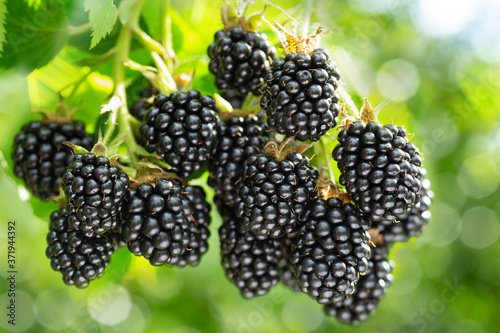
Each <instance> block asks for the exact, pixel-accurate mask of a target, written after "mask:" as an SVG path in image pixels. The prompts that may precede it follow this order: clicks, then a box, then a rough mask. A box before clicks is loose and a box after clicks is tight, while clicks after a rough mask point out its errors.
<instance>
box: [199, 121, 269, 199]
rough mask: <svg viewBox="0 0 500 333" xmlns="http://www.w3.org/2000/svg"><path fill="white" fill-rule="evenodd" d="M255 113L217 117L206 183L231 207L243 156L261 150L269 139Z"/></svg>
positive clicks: (247, 156) (242, 164)
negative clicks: (225, 118) (216, 134)
mask: <svg viewBox="0 0 500 333" xmlns="http://www.w3.org/2000/svg"><path fill="white" fill-rule="evenodd" d="M266 129H267V126H266V125H265V124H263V120H262V118H261V117H258V116H247V117H238V116H232V117H231V118H229V119H228V120H227V121H223V120H220V121H219V127H218V130H217V131H218V134H219V135H218V139H217V142H216V144H215V146H214V149H213V152H212V156H211V157H210V160H209V162H208V170H209V171H210V178H209V180H208V185H210V186H211V187H213V188H214V190H215V194H216V195H218V196H220V197H221V198H222V199H223V200H224V202H225V203H226V204H228V205H231V206H233V205H234V204H235V201H236V197H237V195H238V193H237V190H236V184H237V182H238V181H239V180H240V177H241V172H242V170H243V166H244V163H245V161H246V159H247V158H249V157H250V156H252V155H257V154H259V153H261V152H262V149H263V148H264V145H265V143H266V142H267V141H269V131H267V130H266Z"/></svg>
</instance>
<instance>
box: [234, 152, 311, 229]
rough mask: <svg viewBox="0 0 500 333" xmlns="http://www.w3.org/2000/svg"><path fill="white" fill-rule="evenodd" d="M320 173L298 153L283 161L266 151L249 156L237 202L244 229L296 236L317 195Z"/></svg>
mask: <svg viewBox="0 0 500 333" xmlns="http://www.w3.org/2000/svg"><path fill="white" fill-rule="evenodd" d="M318 175H319V173H318V170H317V169H316V168H314V167H312V166H309V160H308V158H307V157H306V156H304V155H301V154H299V153H295V152H293V153H290V154H288V156H287V157H286V158H285V159H283V160H282V161H277V160H276V159H274V158H273V157H270V156H268V155H265V154H258V155H252V156H250V157H249V158H248V159H247V161H246V162H245V166H244V167H243V171H242V178H241V181H240V182H239V183H238V199H237V204H236V214H237V216H238V217H240V218H241V224H242V226H243V228H244V230H251V231H253V232H255V233H257V234H259V235H263V236H269V237H273V238H278V237H283V236H286V235H287V236H288V237H293V236H295V233H296V231H297V228H298V227H299V224H300V223H301V222H302V221H306V220H307V218H308V212H309V205H310V204H311V201H312V199H313V198H314V197H316V194H317V189H316V180H317V179H318Z"/></svg>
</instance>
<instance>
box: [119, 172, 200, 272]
mask: <svg viewBox="0 0 500 333" xmlns="http://www.w3.org/2000/svg"><path fill="white" fill-rule="evenodd" d="M202 191H203V190H202V189H200V188H197V187H195V188H193V187H191V186H186V187H183V186H182V183H181V182H180V181H179V180H174V179H172V180H171V179H159V180H157V181H156V183H155V186H153V185H151V184H148V183H142V184H140V185H139V186H138V187H137V189H135V190H132V191H130V193H129V195H128V196H127V203H126V204H125V207H124V211H125V217H124V222H123V226H122V237H123V239H124V240H125V241H126V242H127V243H128V248H129V250H130V252H132V253H133V254H135V255H136V256H143V257H145V258H146V259H148V260H149V261H150V263H151V265H153V266H161V265H164V264H170V265H179V266H185V265H186V264H187V263H188V264H191V265H196V264H197V263H198V261H199V257H200V256H201V255H202V254H203V253H205V252H206V251H207V243H206V239H207V238H208V235H209V232H208V224H209V218H208V212H207V209H208V207H207V205H208V204H207V203H206V201H205V198H204V196H203V195H202V194H204V192H203V193H202ZM208 210H209V209H208ZM188 252H189V253H188Z"/></svg>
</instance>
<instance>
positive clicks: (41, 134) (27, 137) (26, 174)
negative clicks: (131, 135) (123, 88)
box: [12, 121, 94, 200]
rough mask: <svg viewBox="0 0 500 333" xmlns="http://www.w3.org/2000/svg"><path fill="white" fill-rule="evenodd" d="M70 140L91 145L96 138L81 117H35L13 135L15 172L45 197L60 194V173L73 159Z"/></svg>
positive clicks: (87, 145) (33, 190)
mask: <svg viewBox="0 0 500 333" xmlns="http://www.w3.org/2000/svg"><path fill="white" fill-rule="evenodd" d="M64 141H69V142H71V143H73V144H75V145H78V146H82V147H84V148H86V149H91V148H92V146H93V144H94V142H93V139H92V137H91V136H90V135H88V134H87V133H86V132H85V124H84V123H82V122H81V121H75V122H73V123H62V124H59V123H56V122H48V123H45V122H40V121H32V122H30V123H28V124H26V125H24V126H23V128H22V129H21V132H20V133H19V134H17V136H16V137H15V139H14V148H13V150H12V161H13V162H14V174H15V175H16V176H17V177H19V178H20V179H22V180H23V182H24V184H25V185H26V187H27V188H28V189H29V190H30V191H31V193H32V194H33V195H35V196H37V197H39V198H40V199H42V200H49V199H50V198H51V197H56V196H58V195H59V189H60V188H59V187H60V184H61V177H62V175H63V174H64V172H65V171H66V168H67V167H68V165H69V164H70V163H71V161H72V160H73V155H72V154H71V149H70V148H69V147H68V146H66V145H64V144H63V142H64Z"/></svg>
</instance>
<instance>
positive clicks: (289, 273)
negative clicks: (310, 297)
mask: <svg viewBox="0 0 500 333" xmlns="http://www.w3.org/2000/svg"><path fill="white" fill-rule="evenodd" d="M281 244H282V248H283V249H284V251H285V256H286V265H285V267H284V268H283V274H282V275H281V283H283V284H284V285H285V286H287V287H289V288H290V289H292V290H293V291H294V292H296V293H300V288H299V285H298V284H297V280H296V279H295V275H294V274H293V270H292V263H291V262H290V260H289V257H290V253H291V252H292V240H291V239H290V238H287V237H284V238H282V239H281Z"/></svg>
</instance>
